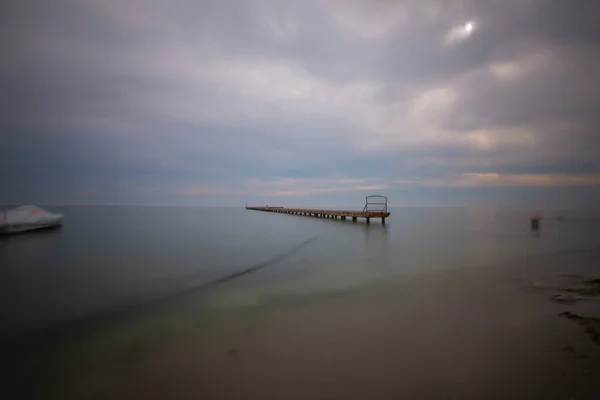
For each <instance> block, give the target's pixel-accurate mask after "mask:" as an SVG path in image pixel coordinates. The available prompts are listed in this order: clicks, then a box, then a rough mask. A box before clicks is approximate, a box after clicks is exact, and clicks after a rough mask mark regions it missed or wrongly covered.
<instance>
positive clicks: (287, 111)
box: [0, 0, 600, 208]
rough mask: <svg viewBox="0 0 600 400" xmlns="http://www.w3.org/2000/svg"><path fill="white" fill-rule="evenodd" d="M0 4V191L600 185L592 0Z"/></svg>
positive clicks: (330, 194)
mask: <svg viewBox="0 0 600 400" xmlns="http://www.w3.org/2000/svg"><path fill="white" fill-rule="evenodd" d="M0 10H1V12H0V49H1V51H2V58H1V61H0V88H1V90H0V203H5V204H7V203H15V202H17V203H34V204H200V205H243V204H244V202H245V201H248V202H249V203H252V204H281V205H289V206H292V205H299V206H304V205H306V206H312V205H323V206H335V205H340V206H341V205H344V206H352V205H354V206H356V207H358V208H360V207H362V202H363V201H364V196H365V195H367V194H372V193H381V194H387V195H388V196H389V197H390V202H391V203H394V204H403V205H404V204H405V205H461V204H469V205H472V204H475V205H526V206H528V207H534V206H538V205H539V206H541V205H542V203H543V204H553V205H561V206H562V205H578V204H586V205H591V204H594V202H597V203H599V204H600V189H599V188H600V130H599V128H600V2H598V1H597V0H572V1H564V0H556V1H550V0H498V1H482V0H464V1H460V0H447V1H446V0H444V1H441V0H437V1H433V0H431V1H430V0H407V1H391V0H390V1H388V0H378V1H376V0H369V1H367V0H364V1H361V0H289V1H284V0H121V1H120V0H53V1H45V0H38V1H34V0H22V1H9V3H8V5H7V4H3V5H2V8H1V9H0Z"/></svg>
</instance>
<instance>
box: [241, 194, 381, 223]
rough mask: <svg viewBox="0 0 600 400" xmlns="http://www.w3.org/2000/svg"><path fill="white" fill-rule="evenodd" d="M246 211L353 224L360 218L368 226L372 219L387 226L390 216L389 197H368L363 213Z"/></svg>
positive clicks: (281, 209) (303, 210)
mask: <svg viewBox="0 0 600 400" xmlns="http://www.w3.org/2000/svg"><path fill="white" fill-rule="evenodd" d="M373 198H377V199H385V202H373V201H370V200H371V199H373ZM373 206H382V207H380V209H378V210H374V209H373ZM246 210H255V211H268V212H274V213H279V214H292V215H305V216H309V217H317V218H330V219H338V218H339V219H341V220H342V221H345V220H346V218H352V222H356V221H357V220H358V218H365V219H366V222H367V224H368V223H370V221H371V218H381V223H382V224H385V219H386V218H387V217H389V216H390V213H389V212H388V210H387V197H385V196H378V195H377V196H375V195H373V196H367V200H366V204H365V207H364V208H363V210H362V211H350V210H320V209H310V208H286V207H269V206H265V207H248V206H246Z"/></svg>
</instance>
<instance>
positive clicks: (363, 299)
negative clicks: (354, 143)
mask: <svg viewBox="0 0 600 400" xmlns="http://www.w3.org/2000/svg"><path fill="white" fill-rule="evenodd" d="M597 259H600V252H579V253H565V254H556V255H553V256H547V257H543V258H542V257H540V258H536V259H522V260H517V261H516V262H515V263H514V265H510V266H488V267H481V268H465V269H460V270H454V271H444V272H438V273H430V274H427V275H413V276H398V277H396V278H394V279H391V280H389V281H387V282H385V283H381V284H378V285H376V286H371V287H369V288H368V289H365V290H361V291H360V292H358V293H354V294H352V295H347V296H343V297H339V298H335V299H329V300H320V301H313V302H307V303H304V304H299V305H293V306H286V307H281V308H276V307H275V308H269V309H267V310H261V311H247V310H246V311H244V312H240V311H230V312H221V313H219V314H218V315H213V316H211V317H210V323H208V322H207V319H206V318H200V319H197V320H194V319H193V318H182V319H180V320H176V321H172V322H171V323H168V324H165V323H164V322H163V323H159V322H156V321H154V322H152V321H150V322H147V323H145V325H144V327H143V328H139V330H136V329H131V328H129V329H126V330H122V331H121V332H115V333H114V334H111V335H108V336H109V337H108V338H107V337H106V336H104V337H103V338H102V339H94V340H90V341H89V342H88V343H86V344H85V345H84V346H82V347H81V348H78V350H73V351H71V352H70V353H63V358H64V359H66V360H67V361H65V360H63V361H53V362H52V367H51V368H50V370H47V371H46V373H45V375H44V376H45V378H46V379H43V380H42V379H41V378H40V380H38V381H35V382H30V383H31V385H29V386H30V387H29V388H31V387H36V388H37V389H38V390H37V394H38V396H39V398H44V399H48V398H60V399H96V398H97V399H108V398H110V399H133V398H136V399H137V398H139V399H142V398H145V399H175V398H177V399H200V398H202V399H366V398H372V399H597V398H599V397H600V346H599V345H597V344H596V343H594V342H593V341H592V340H591V339H590V337H589V336H588V335H586V333H585V332H584V329H583V328H582V327H581V326H579V325H578V324H577V323H574V322H573V321H569V320H567V319H565V318H560V317H558V314H559V313H561V312H563V311H571V312H575V313H578V314H582V315H590V316H596V317H600V303H599V302H598V301H597V298H596V299H590V300H584V301H581V302H578V303H577V304H576V305H568V304H558V303H555V302H552V301H550V300H549V298H550V297H551V296H552V294H554V293H556V292H557V290H558V289H559V288H564V287H570V286H573V285H575V284H578V283H579V282H580V281H581V279H582V277H584V276H585V277H590V276H599V275H600V268H599V267H598V266H597V265H598V264H596V262H595V260H597ZM142 332H144V333H142ZM23 390H25V388H23ZM23 393H25V392H23ZM28 395H29V394H28ZM32 396H33V394H32ZM34 397H35V396H34Z"/></svg>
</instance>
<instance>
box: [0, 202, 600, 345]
mask: <svg viewBox="0 0 600 400" xmlns="http://www.w3.org/2000/svg"><path fill="white" fill-rule="evenodd" d="M49 209H51V210H52V211H57V212H62V213H64V214H65V215H66V217H65V221H64V226H63V228H62V230H59V231H48V232H40V233H34V234H26V235H20V236H13V237H8V238H6V237H5V238H1V240H0V318H1V320H2V322H3V323H2V329H3V334H7V335H12V334H15V333H18V332H20V331H22V330H27V329H32V328H36V327H40V326H45V325H49V324H54V323H58V322H62V321H67V320H70V319H73V318H81V317H86V316H89V315H93V314H94V313H98V312H102V311H103V310H107V309H118V308H119V307H121V306H127V305H132V304H143V303H148V302H150V303H152V302H153V303H156V302H158V303H160V302H161V301H162V300H166V299H172V298H176V297H177V296H179V295H180V294H181V293H182V292H187V293H191V292H194V291H196V292H197V293H198V294H199V295H200V294H202V293H201V292H203V293H204V295H203V297H202V298H201V299H197V300H198V302H199V303H201V304H203V305H204V306H206V307H211V308H216V309H218V308H219V307H247V306H257V305H268V304H274V303H275V304H276V303H277V302H285V301H288V300H293V301H304V300H310V299H311V297H315V296H323V295H331V294H335V293H337V292H347V291H351V290H354V289H358V288H361V287H364V286H366V285H369V284H370V283H372V282H374V281H378V280H381V279H386V278H388V277H390V276H392V275H401V274H418V273H427V272H431V271H435V270H440V269H450V268H459V267H463V266H478V265H481V266H489V265H491V264H497V265H498V267H501V265H502V264H503V263H504V262H519V261H520V260H523V259H524V257H529V256H535V255H542V254H547V253H552V252H560V251H573V250H578V249H587V248H593V247H596V246H598V245H599V244H600V235H599V234H600V220H599V219H597V214H594V213H590V212H584V211H565V212H552V213H546V214H545V217H546V218H545V219H544V221H543V222H542V229H541V231H540V232H538V233H532V232H531V230H530V227H529V220H528V218H529V216H530V214H529V212H524V211H513V210H484V209H469V208H395V209H392V210H391V212H392V215H391V217H390V218H389V219H388V223H387V224H386V225H385V226H382V225H381V224H380V223H379V221H375V222H372V223H371V224H370V225H366V224H365V223H364V222H359V223H352V222H351V221H340V220H327V219H318V218H311V217H303V216H292V215H280V214H272V213H265V212H258V211H247V210H245V209H237V208H202V207H117V206H113V207H101V206H95V207H83V206H82V207H51V208H49ZM256 266H258V267H259V270H257V271H255V272H253V273H250V274H246V275H242V276H240V277H238V278H236V279H232V280H230V281H228V282H224V283H223V284H220V285H210V283H211V282H214V281H215V280H218V279H219V278H222V277H225V276H228V275H230V274H233V273H236V272H238V271H243V270H246V269H249V268H253V267H256ZM261 267H264V268H261ZM207 293H209V295H208V297H207Z"/></svg>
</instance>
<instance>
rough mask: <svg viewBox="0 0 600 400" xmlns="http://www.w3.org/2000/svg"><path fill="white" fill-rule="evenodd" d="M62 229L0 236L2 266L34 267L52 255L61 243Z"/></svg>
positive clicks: (0, 261) (0, 260) (0, 262)
mask: <svg viewBox="0 0 600 400" xmlns="http://www.w3.org/2000/svg"><path fill="white" fill-rule="evenodd" d="M60 238H61V230H60V229H44V230H39V231H32V232H26V233H20V234H16V235H3V236H0V266H1V265H4V266H6V267H8V266H10V267H12V268H14V267H16V266H20V267H33V266H35V265H39V264H40V263H43V262H44V260H45V259H47V258H49V257H52V256H53V255H54V253H55V249H56V247H57V246H59V245H60Z"/></svg>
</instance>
